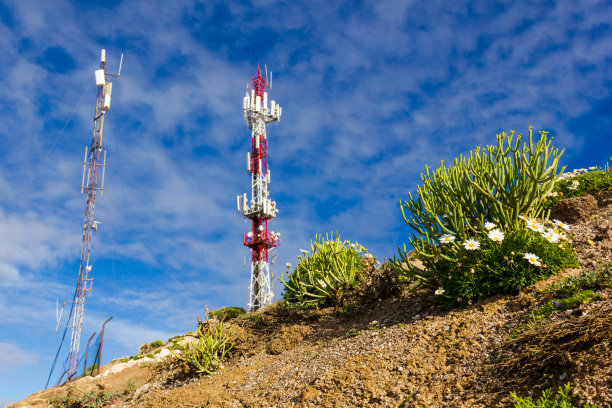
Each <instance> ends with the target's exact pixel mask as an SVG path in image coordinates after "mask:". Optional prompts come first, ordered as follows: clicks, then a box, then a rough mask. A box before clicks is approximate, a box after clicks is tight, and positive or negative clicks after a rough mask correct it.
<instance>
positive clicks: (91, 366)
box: [83, 363, 100, 375]
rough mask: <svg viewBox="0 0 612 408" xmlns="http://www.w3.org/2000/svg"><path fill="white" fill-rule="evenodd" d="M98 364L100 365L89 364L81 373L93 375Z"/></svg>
mask: <svg viewBox="0 0 612 408" xmlns="http://www.w3.org/2000/svg"><path fill="white" fill-rule="evenodd" d="M99 366H100V365H99V364H98V363H96V364H91V365H89V367H87V369H86V370H85V373H84V374H83V375H93V372H94V371H96V372H97V371H98V367H99Z"/></svg>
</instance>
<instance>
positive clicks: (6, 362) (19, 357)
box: [0, 343, 38, 372]
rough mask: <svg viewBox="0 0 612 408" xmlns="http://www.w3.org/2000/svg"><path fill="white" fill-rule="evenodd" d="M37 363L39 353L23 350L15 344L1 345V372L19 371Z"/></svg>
mask: <svg viewBox="0 0 612 408" xmlns="http://www.w3.org/2000/svg"><path fill="white" fill-rule="evenodd" d="M37 362H38V354H37V353H32V352H28V351H26V350H22V349H21V348H19V347H18V346H17V345H15V344H11V343H0V372H7V371H13V370H18V369H20V368H24V367H25V366H28V365H31V364H36V363H37Z"/></svg>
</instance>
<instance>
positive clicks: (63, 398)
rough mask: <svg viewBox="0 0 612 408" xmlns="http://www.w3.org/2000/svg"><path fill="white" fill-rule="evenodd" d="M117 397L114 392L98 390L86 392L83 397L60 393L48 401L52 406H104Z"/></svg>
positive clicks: (83, 407) (96, 407)
mask: <svg viewBox="0 0 612 408" xmlns="http://www.w3.org/2000/svg"><path fill="white" fill-rule="evenodd" d="M116 397H117V396H116V395H115V393H113V392H107V391H103V390H98V391H90V392H86V393H85V394H83V396H82V397H75V396H72V395H58V396H56V397H53V398H51V399H49V400H48V402H49V404H50V406H51V408H102V407H104V406H106V405H108V404H109V403H111V402H112V401H113V400H114V399H116Z"/></svg>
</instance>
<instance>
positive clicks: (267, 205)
mask: <svg viewBox="0 0 612 408" xmlns="http://www.w3.org/2000/svg"><path fill="white" fill-rule="evenodd" d="M243 110H244V115H245V119H246V121H247V126H248V128H249V130H251V151H250V152H249V153H247V171H248V172H249V173H250V174H251V187H252V190H251V192H252V195H251V200H250V201H247V197H246V194H244V197H241V196H238V211H241V212H242V213H243V215H244V216H245V217H246V218H248V219H250V220H251V231H250V232H249V233H247V234H244V236H243V244H244V245H245V246H247V247H248V248H249V249H250V250H251V284H250V301H249V309H250V310H257V309H258V308H260V307H261V306H264V305H266V304H268V303H270V301H271V299H272V290H271V285H270V272H269V270H270V266H269V251H270V249H271V248H274V247H276V245H277V242H278V237H279V235H280V234H275V233H274V232H272V231H269V230H268V222H269V221H270V220H271V219H272V218H275V217H276V213H277V212H278V210H277V209H276V202H274V201H271V200H270V199H269V197H268V196H269V192H268V185H269V184H270V170H269V169H268V139H267V136H266V124H267V123H270V122H274V121H277V120H278V119H279V118H280V114H281V111H282V109H281V108H280V106H278V105H277V104H276V103H275V102H274V101H271V105H270V106H268V94H267V92H266V80H265V79H264V78H263V77H262V76H261V71H260V69H259V67H258V68H257V73H256V74H255V77H253V81H252V89H251V91H250V94H249V92H248V91H247V94H246V96H245V97H244V98H243ZM241 203H242V204H241Z"/></svg>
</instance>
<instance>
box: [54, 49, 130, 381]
mask: <svg viewBox="0 0 612 408" xmlns="http://www.w3.org/2000/svg"><path fill="white" fill-rule="evenodd" d="M121 61H122V62H123V55H121ZM120 75H121V67H120V68H119V72H118V73H117V74H116V75H113V74H110V73H108V72H106V51H105V50H104V49H103V50H102V53H101V58H100V69H98V70H96V71H95V79H96V85H97V86H98V96H97V99H96V111H95V114H94V130H93V138H92V140H91V146H90V147H85V159H84V160H83V178H82V181H81V194H83V190H86V191H87V203H86V205H85V221H84V223H83V243H82V246H81V262H80V266H79V280H78V282H77V287H76V292H75V294H74V301H73V302H74V304H73V306H72V307H73V308H74V313H73V314H72V324H71V325H70V326H68V327H70V328H72V337H71V341H70V354H69V355H68V371H67V377H66V378H67V380H68V381H70V380H71V379H73V378H74V376H75V375H76V373H77V367H78V359H79V345H80V343H81V327H82V325H83V312H84V309H85V294H86V293H89V294H91V288H92V284H93V278H89V272H91V266H90V265H89V253H90V250H91V240H92V235H93V232H94V231H97V230H98V224H100V222H98V221H95V220H94V206H95V204H96V195H97V192H98V190H99V191H100V196H103V189H104V169H105V166H106V151H104V154H102V131H103V129H104V116H105V114H106V111H108V110H109V109H110V101H111V92H112V89H113V84H112V83H111V82H109V81H107V79H106V78H107V77H108V76H114V77H119V76H120ZM100 156H102V163H100ZM100 168H102V171H101V181H100V184H99V185H98V176H99V175H100ZM86 173H87V179H86Z"/></svg>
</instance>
